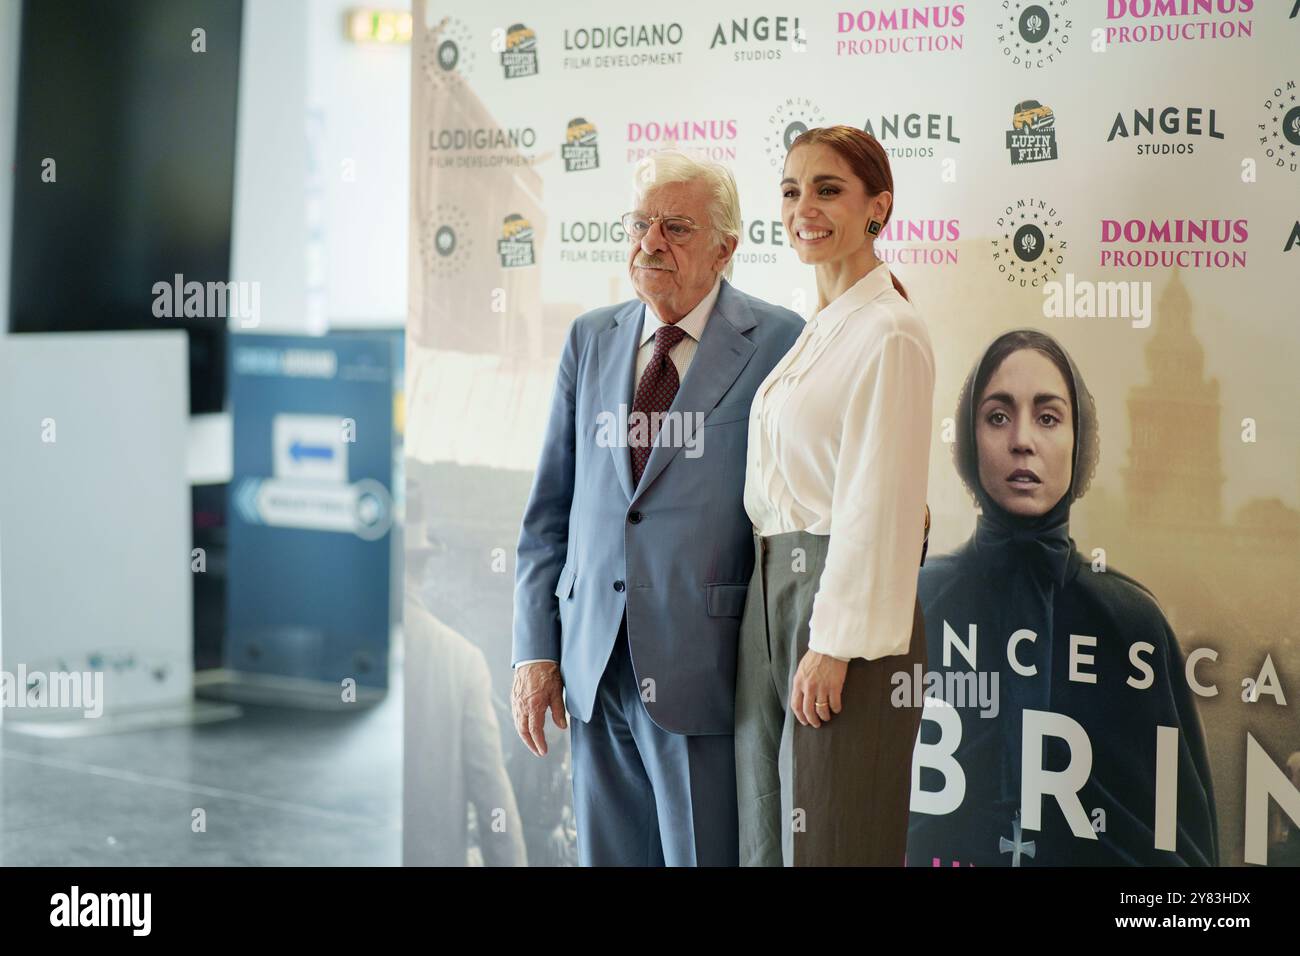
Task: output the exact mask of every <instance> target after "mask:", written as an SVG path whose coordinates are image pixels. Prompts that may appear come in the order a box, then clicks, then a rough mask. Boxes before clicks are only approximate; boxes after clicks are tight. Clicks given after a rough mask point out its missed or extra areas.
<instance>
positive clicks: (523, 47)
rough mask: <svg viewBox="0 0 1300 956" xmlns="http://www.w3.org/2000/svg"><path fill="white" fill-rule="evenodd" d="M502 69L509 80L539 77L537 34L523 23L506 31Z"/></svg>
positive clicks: (502, 53) (502, 52)
mask: <svg viewBox="0 0 1300 956" xmlns="http://www.w3.org/2000/svg"><path fill="white" fill-rule="evenodd" d="M501 69H502V70H504V71H505V75H506V79H507V80H513V79H515V78H517V77H520V76H536V75H537V34H535V33H534V32H533V31H532V30H530V29H529V28H528V27H526V26H524V25H523V24H522V23H516V24H515V25H514V26H512V27H511V28H510V29H509V30H507V31H506V48H505V49H504V50H502V51H501Z"/></svg>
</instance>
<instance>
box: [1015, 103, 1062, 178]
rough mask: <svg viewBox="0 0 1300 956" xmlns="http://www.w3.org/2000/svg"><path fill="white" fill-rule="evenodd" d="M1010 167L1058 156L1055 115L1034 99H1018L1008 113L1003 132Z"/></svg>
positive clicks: (1049, 108)
mask: <svg viewBox="0 0 1300 956" xmlns="http://www.w3.org/2000/svg"><path fill="white" fill-rule="evenodd" d="M1007 152H1009V153H1010V154H1011V165H1012V166H1019V165H1021V164H1022V163H1042V162H1046V161H1048V160H1051V159H1057V158H1059V157H1060V153H1059V152H1058V150H1057V148H1056V113H1054V112H1053V111H1052V108H1051V107H1050V106H1044V105H1043V104H1042V103H1040V102H1038V100H1022V101H1021V102H1019V103H1017V104H1016V105H1015V107H1014V108H1013V109H1012V110H1011V129H1009V130H1007Z"/></svg>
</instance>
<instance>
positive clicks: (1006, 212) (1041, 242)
mask: <svg viewBox="0 0 1300 956" xmlns="http://www.w3.org/2000/svg"><path fill="white" fill-rule="evenodd" d="M996 225H997V231H998V233H999V235H998V236H997V237H996V238H994V239H993V240H992V242H993V263H994V265H996V266H997V269H998V272H999V273H1000V274H1001V275H1002V277H1003V278H1005V279H1006V280H1007V282H1009V283H1011V284H1013V285H1018V286H1020V287H1021V288H1022V289H1024V288H1033V289H1037V288H1040V287H1041V286H1042V284H1043V283H1044V282H1046V281H1047V280H1048V279H1051V278H1052V277H1054V276H1055V275H1056V274H1057V272H1058V271H1060V268H1061V265H1062V263H1064V261H1065V250H1066V246H1067V243H1066V241H1065V237H1064V235H1063V233H1062V227H1063V225H1064V223H1063V222H1062V220H1061V216H1060V214H1059V213H1058V212H1057V210H1056V209H1055V208H1054V207H1053V206H1051V205H1050V204H1048V203H1047V202H1046V201H1045V200H1042V199H1032V198H1030V199H1017V200H1015V201H1014V202H1011V203H1008V204H1007V206H1006V207H1005V208H1004V209H1003V210H1002V214H1001V215H1000V216H999V217H998V219H997V222H996Z"/></svg>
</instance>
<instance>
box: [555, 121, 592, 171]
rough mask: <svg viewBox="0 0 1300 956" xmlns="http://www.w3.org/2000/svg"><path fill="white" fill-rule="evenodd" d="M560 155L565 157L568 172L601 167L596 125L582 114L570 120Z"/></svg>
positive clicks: (565, 168) (565, 166)
mask: <svg viewBox="0 0 1300 956" xmlns="http://www.w3.org/2000/svg"><path fill="white" fill-rule="evenodd" d="M560 156H561V157H562V158H563V159H564V171H565V172H566V173H573V172H577V171H578V170H582V169H597V168H599V167H600V154H599V153H598V152H597V149H596V127H595V126H594V125H593V124H591V123H589V122H587V121H586V120H585V119H583V118H582V117H581V116H575V117H574V118H573V119H571V120H569V128H568V130H566V131H565V134H564V145H563V146H561V147H560Z"/></svg>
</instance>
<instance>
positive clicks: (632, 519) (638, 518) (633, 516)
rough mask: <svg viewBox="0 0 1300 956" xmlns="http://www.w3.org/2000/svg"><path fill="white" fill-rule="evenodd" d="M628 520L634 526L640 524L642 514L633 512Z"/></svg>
mask: <svg viewBox="0 0 1300 956" xmlns="http://www.w3.org/2000/svg"><path fill="white" fill-rule="evenodd" d="M627 520H628V521H630V522H631V523H632V524H640V523H641V512H639V511H633V512H632V513H631V514H630V515H628V516H627Z"/></svg>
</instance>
